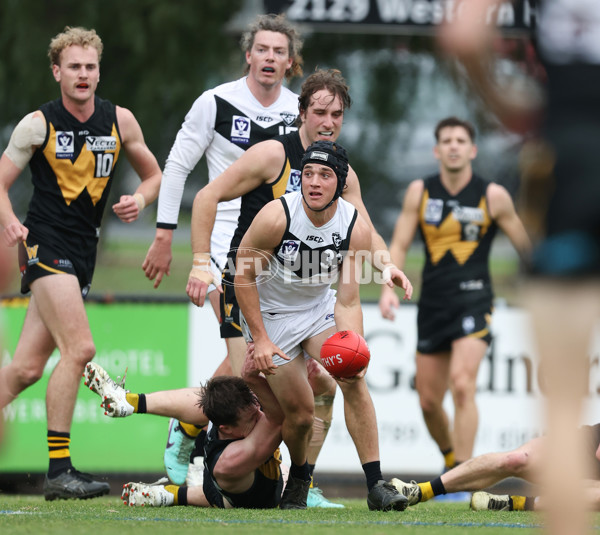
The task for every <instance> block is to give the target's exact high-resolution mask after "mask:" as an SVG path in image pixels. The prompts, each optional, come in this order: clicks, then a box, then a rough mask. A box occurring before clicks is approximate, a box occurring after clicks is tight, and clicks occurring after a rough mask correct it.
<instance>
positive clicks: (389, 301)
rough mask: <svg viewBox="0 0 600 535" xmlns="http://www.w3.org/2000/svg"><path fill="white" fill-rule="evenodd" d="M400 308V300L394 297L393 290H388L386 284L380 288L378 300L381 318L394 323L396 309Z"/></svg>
mask: <svg viewBox="0 0 600 535" xmlns="http://www.w3.org/2000/svg"><path fill="white" fill-rule="evenodd" d="M399 306H400V299H398V296H397V295H396V292H395V291H394V289H393V288H390V287H389V286H388V285H387V284H384V285H383V286H382V287H381V297H380V298H379V311H380V312H381V317H382V318H384V319H386V320H390V321H394V319H395V318H396V309H397V308H398V307H399Z"/></svg>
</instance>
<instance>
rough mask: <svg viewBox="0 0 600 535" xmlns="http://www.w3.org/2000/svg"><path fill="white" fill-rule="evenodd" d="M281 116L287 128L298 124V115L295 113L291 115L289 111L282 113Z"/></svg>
mask: <svg viewBox="0 0 600 535" xmlns="http://www.w3.org/2000/svg"><path fill="white" fill-rule="evenodd" d="M279 115H280V117H281V119H282V120H283V122H284V123H285V124H286V125H287V126H292V125H293V124H294V123H295V122H296V117H297V115H296V114H295V113H290V112H289V111H282V112H281V113H280V114H279Z"/></svg>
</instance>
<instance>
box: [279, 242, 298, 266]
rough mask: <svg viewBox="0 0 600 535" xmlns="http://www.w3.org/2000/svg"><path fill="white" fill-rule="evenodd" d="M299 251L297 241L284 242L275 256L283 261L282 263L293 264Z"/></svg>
mask: <svg viewBox="0 0 600 535" xmlns="http://www.w3.org/2000/svg"><path fill="white" fill-rule="evenodd" d="M299 251H300V241H299V240H285V241H284V242H283V243H282V244H281V247H280V248H279V251H278V253H277V256H278V257H279V258H281V259H282V260H283V262H284V263H293V262H294V261H295V260H296V258H297V257H298V252H299Z"/></svg>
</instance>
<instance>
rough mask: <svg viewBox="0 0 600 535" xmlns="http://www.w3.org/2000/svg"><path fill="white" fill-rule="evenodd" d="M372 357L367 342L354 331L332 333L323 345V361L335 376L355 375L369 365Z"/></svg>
mask: <svg viewBox="0 0 600 535" xmlns="http://www.w3.org/2000/svg"><path fill="white" fill-rule="evenodd" d="M370 358H371V353H370V352H369V348H368V346H367V342H366V341H365V339H364V338H363V337H362V336H361V335H360V334H358V333H355V332H354V331H339V332H337V333H335V334H332V335H331V336H330V337H329V338H328V339H327V340H325V343H324V344H323V345H322V346H321V362H322V363H323V366H324V367H325V369H326V370H327V371H328V372H329V373H330V374H331V375H333V376H334V377H354V376H355V375H356V374H357V373H359V372H360V371H361V370H363V369H364V368H366V367H367V366H368V365H369V359H370Z"/></svg>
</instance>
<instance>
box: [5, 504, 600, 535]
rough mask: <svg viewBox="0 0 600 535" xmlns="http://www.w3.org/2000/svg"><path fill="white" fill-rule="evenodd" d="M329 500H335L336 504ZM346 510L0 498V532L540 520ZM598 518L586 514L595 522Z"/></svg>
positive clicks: (437, 532)
mask: <svg viewBox="0 0 600 535" xmlns="http://www.w3.org/2000/svg"><path fill="white" fill-rule="evenodd" d="M336 501H337V500H336ZM340 501H341V502H342V503H344V504H345V505H346V509H341V510H340V509H309V510H306V511H280V510H266V511H256V510H247V509H235V510H231V509H230V510H220V509H199V508H194V507H165V508H152V507H138V508H130V507H126V506H124V505H123V504H122V503H121V501H120V499H118V498H117V497H115V496H110V497H104V498H98V499H94V500H87V501H76V500H70V501H55V502H46V501H44V498H43V497H41V496H12V495H0V533H2V534H6V535H21V534H23V535H25V534H27V535H30V534H31V533H36V532H37V533H43V534H44V535H64V534H65V533H69V534H73V535H88V534H92V533H93V534H94V535H104V534H111V535H112V534H113V533H127V535H155V534H156V535H159V534H160V535H164V533H165V530H168V533H169V535H179V534H187V533H192V532H193V533H197V532H198V529H202V530H204V531H205V532H207V533H218V532H221V531H222V530H224V529H227V531H228V533H231V532H232V531H235V532H239V533H240V534H241V533H244V534H246V533H250V534H252V535H253V534H259V533H260V534H262V535H270V534H271V533H273V534H275V533H277V534H278V535H279V534H281V535H296V534H297V535H301V534H303V533H305V532H306V529H307V528H308V529H310V533H311V535H325V534H327V535H329V534H331V533H332V532H333V531H332V530H335V533H338V531H343V535H364V534H365V529H367V530H369V535H388V534H390V535H391V534H394V535H396V534H397V533H398V529H402V534H403V535H404V534H406V535H426V534H427V535H447V534H450V533H451V534H452V535H455V534H456V535H461V534H469V535H473V534H475V533H480V532H481V533H485V534H486V535H507V534H509V533H512V534H515V533H519V534H533V533H539V532H540V529H539V526H540V525H541V520H542V519H541V517H540V516H539V515H537V514H535V513H528V512H516V513H515V512H477V513H476V512H473V511H470V510H469V508H468V504H466V503H435V501H432V502H428V503H425V504H420V505H418V506H416V507H410V508H409V509H407V510H406V511H404V512H389V513H382V512H373V511H369V510H368V509H367V506H366V503H365V501H364V500H340ZM598 520H600V518H599V517H598V516H596V517H594V521H595V522H594V523H595V524H598V523H599V522H598Z"/></svg>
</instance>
